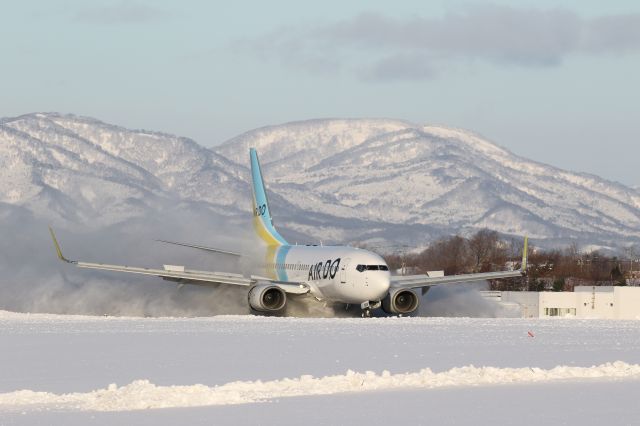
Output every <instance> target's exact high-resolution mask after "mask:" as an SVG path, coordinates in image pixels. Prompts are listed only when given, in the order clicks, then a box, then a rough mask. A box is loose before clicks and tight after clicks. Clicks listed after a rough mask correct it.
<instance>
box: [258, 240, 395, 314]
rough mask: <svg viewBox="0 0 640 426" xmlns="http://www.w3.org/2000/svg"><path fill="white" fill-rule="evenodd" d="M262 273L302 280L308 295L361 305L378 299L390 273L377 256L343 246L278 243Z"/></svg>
mask: <svg viewBox="0 0 640 426" xmlns="http://www.w3.org/2000/svg"><path fill="white" fill-rule="evenodd" d="M274 259H275V261H273V262H272V263H268V264H267V265H266V268H265V269H266V272H267V273H268V274H269V275H275V278H276V279H277V280H279V281H283V282H304V283H306V284H308V285H309V286H310V288H311V294H312V295H313V296H315V297H316V298H318V299H321V300H327V301H330V302H341V303H348V304H361V303H365V302H374V301H379V300H382V299H383V298H384V297H385V296H386V295H387V293H388V292H389V284H390V281H391V274H390V273H389V268H388V267H387V264H386V262H385V261H384V259H383V258H382V257H380V256H379V255H377V254H375V253H372V252H370V251H367V250H362V249H358V248H353V247H345V246H298V245H296V246H288V245H285V246H280V247H278V248H277V249H276V250H275V253H274Z"/></svg>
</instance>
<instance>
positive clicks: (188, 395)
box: [0, 361, 640, 411]
mask: <svg viewBox="0 0 640 426" xmlns="http://www.w3.org/2000/svg"><path fill="white" fill-rule="evenodd" d="M584 379H604V380H619V379H628V380H629V379H632V380H638V379H640V365H638V364H627V363H625V362H622V361H616V362H613V363H606V364H601V365H598V366H592V367H568V366H558V367H555V368H552V369H549V370H544V369H540V368H495V367H480V368H478V367H474V366H467V367H461V368H453V369H451V370H448V371H444V372H441V373H434V372H433V371H431V369H428V368H427V369H423V370H420V371H418V372H415V373H405V374H391V373H389V372H388V371H383V372H382V374H380V375H378V374H376V373H374V372H371V371H367V372H365V373H356V372H353V371H348V372H347V373H346V374H344V375H335V376H325V377H320V378H314V377H312V376H301V377H299V378H295V379H287V378H285V379H281V380H274V381H265V382H262V381H245V382H231V383H227V384H224V385H221V386H215V387H209V386H205V385H191V386H157V385H154V384H153V383H150V382H149V381H148V380H136V381H134V382H132V383H131V384H128V385H126V386H122V387H118V386H117V385H115V384H111V385H109V386H108V387H107V388H106V389H98V390H95V391H91V392H87V393H69V394H55V393H49V392H35V391H31V390H21V391H16V392H9V393H4V394H0V411H13V410H93V411H129V410H142V409H151V408H177V407H196V406H208V405H223V404H245V403H252V402H260V401H264V400H269V399H274V398H284V397H294V396H312V395H329V394H337V393H344V392H362V391H372V390H382V391H388V390H395V389H434V388H441V387H452V386H456V387H457V386H459V387H466V386H481V385H501V384H517V383H520V384H525V383H539V382H550V381H558V380H584Z"/></svg>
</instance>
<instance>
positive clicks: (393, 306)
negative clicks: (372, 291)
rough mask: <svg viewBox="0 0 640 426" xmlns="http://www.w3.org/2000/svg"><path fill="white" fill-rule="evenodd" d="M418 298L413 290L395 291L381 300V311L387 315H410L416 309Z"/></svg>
mask: <svg viewBox="0 0 640 426" xmlns="http://www.w3.org/2000/svg"><path fill="white" fill-rule="evenodd" d="M419 304H420V298H419V297H418V294H417V293H416V292H415V291H413V290H404V289H395V290H391V291H389V294H387V297H385V298H384V299H383V300H382V309H384V311H385V312H386V313H388V314H394V315H400V314H410V313H411V312H413V311H415V310H416V309H418V305H419Z"/></svg>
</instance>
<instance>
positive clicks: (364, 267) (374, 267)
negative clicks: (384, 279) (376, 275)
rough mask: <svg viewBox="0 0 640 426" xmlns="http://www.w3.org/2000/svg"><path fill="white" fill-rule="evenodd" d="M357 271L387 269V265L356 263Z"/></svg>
mask: <svg viewBox="0 0 640 426" xmlns="http://www.w3.org/2000/svg"><path fill="white" fill-rule="evenodd" d="M356 270H357V271H358V272H364V271H388V270H389V268H388V267H387V265H358V266H356Z"/></svg>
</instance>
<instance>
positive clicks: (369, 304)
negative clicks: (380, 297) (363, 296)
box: [360, 301, 382, 318]
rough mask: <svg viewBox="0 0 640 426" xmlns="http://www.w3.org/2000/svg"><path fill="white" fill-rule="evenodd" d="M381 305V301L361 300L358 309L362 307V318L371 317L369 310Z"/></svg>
mask: <svg viewBox="0 0 640 426" xmlns="http://www.w3.org/2000/svg"><path fill="white" fill-rule="evenodd" d="M381 305H382V302H380V301H377V302H369V301H366V302H363V303H361V304H360V309H362V318H371V311H372V310H373V309H376V308H379V307H380V306H381Z"/></svg>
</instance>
